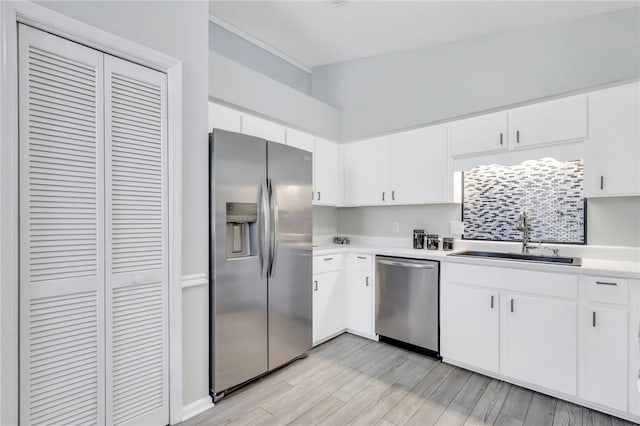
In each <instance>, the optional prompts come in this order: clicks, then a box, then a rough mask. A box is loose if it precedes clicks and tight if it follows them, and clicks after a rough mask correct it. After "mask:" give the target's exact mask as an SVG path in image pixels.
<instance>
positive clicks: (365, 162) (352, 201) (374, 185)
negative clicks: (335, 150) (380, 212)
mask: <svg viewBox="0 0 640 426" xmlns="http://www.w3.org/2000/svg"><path fill="white" fill-rule="evenodd" d="M344 160H345V167H344V173H345V205H349V206H380V205H384V204H389V202H390V200H391V194H390V193H389V144H388V141H387V138H386V137H385V138H374V139H368V140H365V141H360V142H354V143H350V144H347V145H345V147H344Z"/></svg>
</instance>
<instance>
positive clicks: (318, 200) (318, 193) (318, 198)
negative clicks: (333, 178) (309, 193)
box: [318, 191, 320, 201]
mask: <svg viewBox="0 0 640 426" xmlns="http://www.w3.org/2000/svg"><path fill="white" fill-rule="evenodd" d="M318 201H320V191H318Z"/></svg>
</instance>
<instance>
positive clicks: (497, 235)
mask: <svg viewBox="0 0 640 426" xmlns="http://www.w3.org/2000/svg"><path fill="white" fill-rule="evenodd" d="M582 182H583V163H582V160H575V161H557V160H554V159H552V158H543V159H541V160H535V161H525V162H524V163H521V164H518V165H515V166H500V165H495V164H492V165H489V166H478V167H475V168H473V169H471V170H469V171H466V172H464V178H463V190H464V193H463V204H462V206H463V207H462V220H463V221H464V225H465V229H464V238H467V239H478V240H499V241H521V240H522V232H521V231H518V230H517V229H516V227H517V224H518V217H519V216H520V213H523V212H526V213H527V215H528V216H529V220H530V224H531V241H545V242H561V243H578V244H583V243H585V222H584V221H585V201H584V197H583V191H582Z"/></svg>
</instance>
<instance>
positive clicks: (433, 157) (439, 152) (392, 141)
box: [389, 126, 453, 204]
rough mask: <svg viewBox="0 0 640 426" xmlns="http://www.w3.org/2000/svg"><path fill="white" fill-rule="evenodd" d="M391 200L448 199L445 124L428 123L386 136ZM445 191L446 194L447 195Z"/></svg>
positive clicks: (415, 202)
mask: <svg viewBox="0 0 640 426" xmlns="http://www.w3.org/2000/svg"><path fill="white" fill-rule="evenodd" d="M389 151H390V164H389V180H390V187H391V188H390V189H391V203H392V204H424V203H442V202H447V201H449V200H450V199H451V198H452V197H453V194H448V189H449V188H450V185H449V183H450V182H449V181H450V177H449V174H448V171H449V161H448V160H449V158H448V154H447V128H446V126H432V127H426V128H423V129H418V130H412V131H410V132H402V133H398V134H396V135H393V136H390V137H389ZM447 195H449V196H447Z"/></svg>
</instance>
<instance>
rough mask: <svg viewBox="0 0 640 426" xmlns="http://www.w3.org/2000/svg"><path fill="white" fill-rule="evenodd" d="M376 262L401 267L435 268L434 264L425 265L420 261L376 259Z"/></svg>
mask: <svg viewBox="0 0 640 426" xmlns="http://www.w3.org/2000/svg"><path fill="white" fill-rule="evenodd" d="M377 262H378V263H381V264H383V265H391V266H402V267H403V268H417V269H435V268H436V266H435V265H425V264H422V263H408V262H398V261H396V260H384V259H378V260H377Z"/></svg>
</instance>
